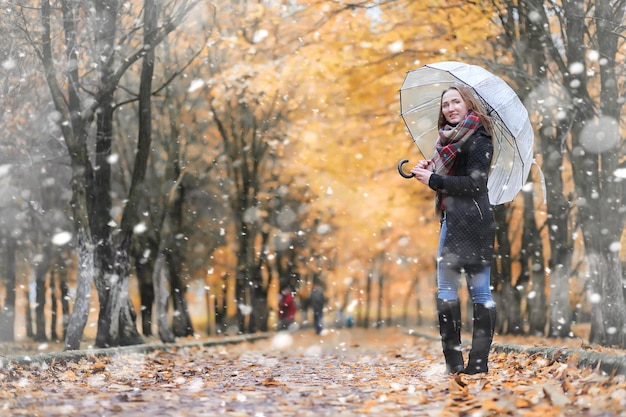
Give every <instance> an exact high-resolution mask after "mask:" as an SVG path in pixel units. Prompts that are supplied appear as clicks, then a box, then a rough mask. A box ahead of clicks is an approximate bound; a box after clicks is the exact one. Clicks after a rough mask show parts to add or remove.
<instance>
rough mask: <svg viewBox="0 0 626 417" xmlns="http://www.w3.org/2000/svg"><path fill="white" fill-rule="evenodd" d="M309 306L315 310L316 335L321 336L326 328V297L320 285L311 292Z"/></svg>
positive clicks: (315, 286)
mask: <svg viewBox="0 0 626 417" xmlns="http://www.w3.org/2000/svg"><path fill="white" fill-rule="evenodd" d="M309 305H310V306H311V308H312V309H313V325H314V327H315V333H316V334H321V333H322V330H323V328H324V306H325V305H326V298H325V297H324V290H323V289H322V287H321V286H320V285H319V284H314V285H313V290H311V296H310V297H309Z"/></svg>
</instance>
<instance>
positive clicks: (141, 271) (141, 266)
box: [133, 249, 158, 336]
mask: <svg viewBox="0 0 626 417" xmlns="http://www.w3.org/2000/svg"><path fill="white" fill-rule="evenodd" d="M157 251H158V249H157ZM157 251H154V252H157ZM151 252H152V251H151ZM152 256H153V255H152V254H150V255H148V258H144V257H143V254H140V253H137V254H136V255H135V256H134V257H133V258H134V259H135V273H136V274H137V280H138V281H139V298H140V300H141V333H142V334H143V335H144V336H152V309H153V307H154V285H153V283H152V274H153V271H154V262H153V260H152Z"/></svg>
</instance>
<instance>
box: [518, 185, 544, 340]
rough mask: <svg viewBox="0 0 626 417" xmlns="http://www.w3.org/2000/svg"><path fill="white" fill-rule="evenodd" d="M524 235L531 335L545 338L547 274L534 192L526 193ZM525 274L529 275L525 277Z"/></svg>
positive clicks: (523, 256) (525, 282)
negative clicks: (537, 221) (536, 218)
mask: <svg viewBox="0 0 626 417" xmlns="http://www.w3.org/2000/svg"><path fill="white" fill-rule="evenodd" d="M523 196H524V235H523V236H522V250H521V252H522V270H523V271H525V272H524V273H523V275H522V276H523V279H522V278H520V280H521V281H523V282H524V284H525V285H528V283H530V288H529V291H528V293H527V309H528V324H529V328H528V330H529V333H530V334H533V335H537V336H543V335H544V334H545V332H546V324H547V321H548V318H547V316H546V313H545V312H546V307H547V306H546V298H547V296H546V274H545V267H544V262H545V261H544V257H543V243H542V241H541V236H540V234H539V230H538V229H537V223H536V220H535V209H534V201H533V193H532V192H524V193H523ZM524 274H527V275H526V276H524Z"/></svg>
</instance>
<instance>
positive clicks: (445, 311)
mask: <svg viewBox="0 0 626 417" xmlns="http://www.w3.org/2000/svg"><path fill="white" fill-rule="evenodd" d="M437 313H438V314H439V334H441V345H442V347H443V356H444V357H445V359H446V374H456V373H459V372H461V371H463V353H462V352H461V304H460V302H459V300H442V299H440V298H437Z"/></svg>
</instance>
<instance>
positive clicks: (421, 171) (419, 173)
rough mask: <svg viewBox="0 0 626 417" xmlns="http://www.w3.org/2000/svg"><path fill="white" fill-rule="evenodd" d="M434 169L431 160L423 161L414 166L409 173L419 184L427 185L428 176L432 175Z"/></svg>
mask: <svg viewBox="0 0 626 417" xmlns="http://www.w3.org/2000/svg"><path fill="white" fill-rule="evenodd" d="M434 169H435V163H434V162H433V161H432V160H430V159H423V160H421V161H418V162H417V164H415V166H414V167H413V169H411V173H412V174H413V175H414V176H415V179H417V180H418V181H419V182H421V183H422V184H425V185H428V181H430V176H431V175H433V170H434Z"/></svg>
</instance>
